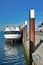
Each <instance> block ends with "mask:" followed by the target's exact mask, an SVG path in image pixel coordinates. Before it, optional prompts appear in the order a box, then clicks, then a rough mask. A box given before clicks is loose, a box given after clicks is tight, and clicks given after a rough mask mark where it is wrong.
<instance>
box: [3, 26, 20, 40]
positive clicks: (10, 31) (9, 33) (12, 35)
mask: <svg viewBox="0 0 43 65" xmlns="http://www.w3.org/2000/svg"><path fill="white" fill-rule="evenodd" d="M4 38H5V39H14V40H19V39H20V38H21V30H20V27H19V26H6V27H5V34H4Z"/></svg>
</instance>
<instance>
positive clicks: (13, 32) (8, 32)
mask: <svg viewBox="0 0 43 65" xmlns="http://www.w3.org/2000/svg"><path fill="white" fill-rule="evenodd" d="M5 34H21V32H20V31H6V32H5Z"/></svg>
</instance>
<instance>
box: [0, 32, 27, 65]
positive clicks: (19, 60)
mask: <svg viewBox="0 0 43 65" xmlns="http://www.w3.org/2000/svg"><path fill="white" fill-rule="evenodd" d="M25 62H26V61H25V60H24V54H23V50H22V45H10V44H9V43H6V42H5V39H4V37H3V33H0V65H25Z"/></svg>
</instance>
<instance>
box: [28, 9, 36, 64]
mask: <svg viewBox="0 0 43 65" xmlns="http://www.w3.org/2000/svg"><path fill="white" fill-rule="evenodd" d="M34 14H35V11H34V10H30V24H29V26H30V27H29V29H30V30H29V41H30V65H32V53H33V52H34V51H35V15H34Z"/></svg>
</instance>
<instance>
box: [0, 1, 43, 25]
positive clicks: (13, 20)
mask: <svg viewBox="0 0 43 65" xmlns="http://www.w3.org/2000/svg"><path fill="white" fill-rule="evenodd" d="M30 9H35V12H36V15H35V16H36V18H35V23H36V26H38V25H39V24H40V23H41V21H42V20H43V0H0V26H1V25H6V24H19V25H22V24H23V23H24V21H25V20H27V21H29V10H30Z"/></svg>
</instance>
